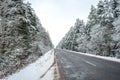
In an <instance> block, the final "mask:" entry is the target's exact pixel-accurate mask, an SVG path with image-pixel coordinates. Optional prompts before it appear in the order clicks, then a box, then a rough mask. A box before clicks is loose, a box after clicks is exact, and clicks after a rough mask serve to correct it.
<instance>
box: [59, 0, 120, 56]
mask: <svg viewBox="0 0 120 80" xmlns="http://www.w3.org/2000/svg"><path fill="white" fill-rule="evenodd" d="M57 48H61V49H68V50H73V51H78V52H84V53H90V54H96V55H102V56H114V57H119V55H120V1H119V0H100V1H99V2H98V4H97V7H94V6H93V5H92V6H91V9H90V13H89V15H88V21H87V23H86V24H85V23H84V21H83V20H80V19H76V22H75V25H74V26H72V27H71V29H70V30H69V31H68V32H67V33H66V35H65V36H64V37H63V39H62V40H61V41H60V42H59V44H58V46H57Z"/></svg>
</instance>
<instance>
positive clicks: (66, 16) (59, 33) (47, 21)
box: [28, 0, 99, 45]
mask: <svg viewBox="0 0 120 80" xmlns="http://www.w3.org/2000/svg"><path fill="white" fill-rule="evenodd" d="M28 1H29V2H30V3H31V4H32V8H34V10H35V12H36V14H37V16H38V17H39V19H40V21H41V24H42V25H43V27H45V29H46V30H47V31H48V32H49V34H50V37H51V40H52V42H53V44H54V45H57V44H58V42H59V41H60V40H61V39H62V37H63V36H64V35H65V34H66V33H67V32H68V30H69V29H70V27H71V26H73V25H74V23H75V21H76V18H79V19H83V20H84V21H85V22H86V21H87V17H88V14H89V12H90V7H91V5H95V6H96V4H97V3H98V1H99V0H28Z"/></svg>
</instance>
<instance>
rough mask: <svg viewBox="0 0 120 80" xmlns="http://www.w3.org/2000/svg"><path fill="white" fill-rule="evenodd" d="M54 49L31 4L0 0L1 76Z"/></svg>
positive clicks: (20, 1) (16, 0)
mask: <svg viewBox="0 0 120 80" xmlns="http://www.w3.org/2000/svg"><path fill="white" fill-rule="evenodd" d="M52 48H53V45H52V42H51V40H50V37H49V34H48V32H46V30H45V29H44V28H43V27H42V24H41V23H40V20H39V19H38V17H37V16H36V14H35V11H34V10H33V8H31V4H30V3H24V2H23V0H0V78H1V77H5V76H7V75H9V74H11V73H13V72H15V71H17V70H19V69H20V68H23V67H25V66H26V65H27V64H30V63H32V62H33V61H35V60H37V59H38V58H39V57H40V56H41V55H43V54H44V53H45V52H47V51H49V50H50V49H52Z"/></svg>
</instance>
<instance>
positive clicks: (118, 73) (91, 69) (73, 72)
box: [55, 49, 120, 80]
mask: <svg viewBox="0 0 120 80" xmlns="http://www.w3.org/2000/svg"><path fill="white" fill-rule="evenodd" d="M55 53H56V58H57V62H58V64H59V67H60V68H61V69H60V70H61V72H62V74H63V76H64V79H62V80H120V63H117V62H113V61H107V60H103V59H99V58H94V57H90V56H86V55H82V54H77V53H75V52H70V51H66V50H59V49H55Z"/></svg>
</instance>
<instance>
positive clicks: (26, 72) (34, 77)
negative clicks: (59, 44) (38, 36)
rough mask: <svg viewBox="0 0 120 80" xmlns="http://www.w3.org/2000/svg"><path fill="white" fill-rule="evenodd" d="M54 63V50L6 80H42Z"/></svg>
mask: <svg viewBox="0 0 120 80" xmlns="http://www.w3.org/2000/svg"><path fill="white" fill-rule="evenodd" d="M53 63H54V50H50V51H49V52H47V53H46V54H44V55H43V56H42V57H40V58H39V59H38V60H37V61H35V62H34V63H32V64H30V65H28V66H27V67H25V68H24V69H22V70H20V71H19V72H17V73H15V74H13V75H10V76H8V77H7V78H5V80H40V78H41V77H42V76H43V75H45V73H46V72H47V71H48V70H49V69H50V67H51V66H52V65H53Z"/></svg>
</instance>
